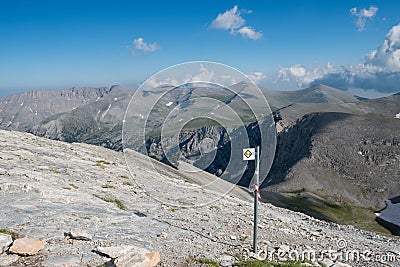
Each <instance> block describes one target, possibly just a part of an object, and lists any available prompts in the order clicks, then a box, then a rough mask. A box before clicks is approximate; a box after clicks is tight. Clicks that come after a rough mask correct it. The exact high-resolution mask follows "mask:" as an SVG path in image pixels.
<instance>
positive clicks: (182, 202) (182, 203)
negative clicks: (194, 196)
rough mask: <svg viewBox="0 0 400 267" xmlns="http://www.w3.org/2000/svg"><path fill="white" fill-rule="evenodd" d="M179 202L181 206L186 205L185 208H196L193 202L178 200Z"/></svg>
mask: <svg viewBox="0 0 400 267" xmlns="http://www.w3.org/2000/svg"><path fill="white" fill-rule="evenodd" d="M177 202H178V203H179V204H181V205H184V206H194V203H193V202H191V201H189V200H186V199H184V198H180V199H178V200H177Z"/></svg>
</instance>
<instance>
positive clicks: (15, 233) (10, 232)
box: [0, 228, 19, 240]
mask: <svg viewBox="0 0 400 267" xmlns="http://www.w3.org/2000/svg"><path fill="white" fill-rule="evenodd" d="M0 233H2V234H6V235H10V236H11V238H12V239H13V240H15V239H17V238H18V237H19V234H18V233H17V232H15V231H12V230H9V229H5V228H0Z"/></svg>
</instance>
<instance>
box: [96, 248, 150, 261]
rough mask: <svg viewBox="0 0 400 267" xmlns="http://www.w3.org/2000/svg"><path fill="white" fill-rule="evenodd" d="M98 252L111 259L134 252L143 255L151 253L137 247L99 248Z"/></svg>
mask: <svg viewBox="0 0 400 267" xmlns="http://www.w3.org/2000/svg"><path fill="white" fill-rule="evenodd" d="M97 251H98V252H100V254H103V255H105V256H106V257H109V258H111V259H116V258H118V257H121V256H122V255H125V254H128V253H130V252H132V251H134V252H136V253H138V254H142V255H146V254H147V253H149V251H148V250H147V249H145V248H141V247H136V246H115V247H97Z"/></svg>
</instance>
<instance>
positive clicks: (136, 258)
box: [114, 251, 152, 267]
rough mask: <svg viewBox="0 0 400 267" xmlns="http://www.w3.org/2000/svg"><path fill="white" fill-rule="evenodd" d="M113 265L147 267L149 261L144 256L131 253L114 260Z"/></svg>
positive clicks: (118, 266)
mask: <svg viewBox="0 0 400 267" xmlns="http://www.w3.org/2000/svg"><path fill="white" fill-rule="evenodd" d="M114 264H115V266H116V267H149V266H150V265H149V264H150V259H149V258H147V257H146V255H143V254H140V253H138V252H136V251H131V252H129V253H127V254H125V255H122V256H121V257H119V258H117V259H115V261H114ZM151 267H152V266H151Z"/></svg>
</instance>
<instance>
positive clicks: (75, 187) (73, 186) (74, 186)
mask: <svg viewBox="0 0 400 267" xmlns="http://www.w3.org/2000/svg"><path fill="white" fill-rule="evenodd" d="M69 186H71V187H72V188H74V189H78V187H77V186H76V185H74V184H69Z"/></svg>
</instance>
